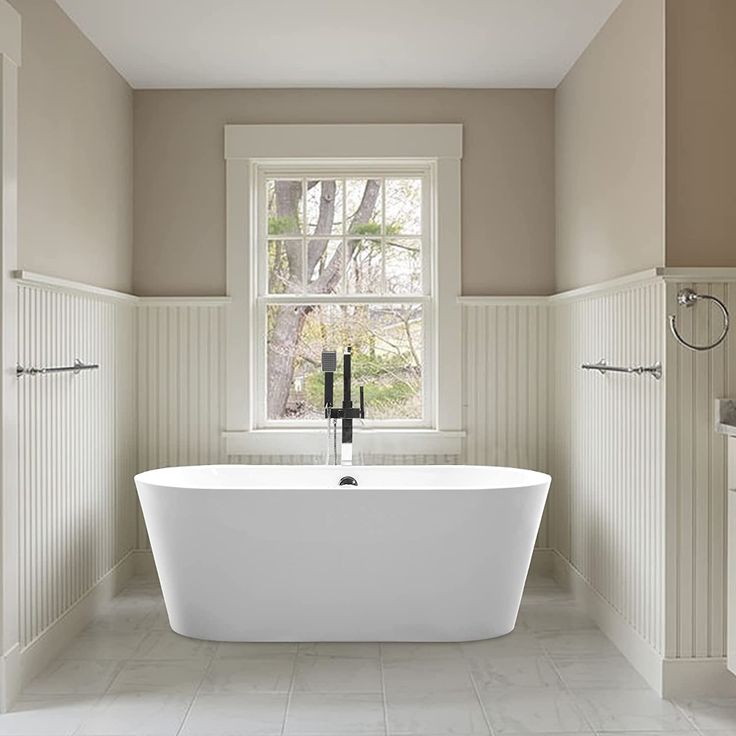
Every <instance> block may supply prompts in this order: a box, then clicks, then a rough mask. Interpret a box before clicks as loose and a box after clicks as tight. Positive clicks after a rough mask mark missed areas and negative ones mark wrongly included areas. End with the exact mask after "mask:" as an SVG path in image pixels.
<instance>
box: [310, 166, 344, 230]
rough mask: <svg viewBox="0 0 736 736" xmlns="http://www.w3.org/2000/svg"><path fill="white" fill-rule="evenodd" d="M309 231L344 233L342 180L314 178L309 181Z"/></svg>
mask: <svg viewBox="0 0 736 736" xmlns="http://www.w3.org/2000/svg"><path fill="white" fill-rule="evenodd" d="M307 232H308V233H309V234H310V235H340V234H341V233H342V182H341V181H339V180H338V181H335V180H334V179H321V180H320V179H316V180H315V179H312V180H310V181H308V182H307Z"/></svg>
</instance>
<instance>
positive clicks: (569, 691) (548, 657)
mask: <svg viewBox="0 0 736 736" xmlns="http://www.w3.org/2000/svg"><path fill="white" fill-rule="evenodd" d="M534 638H535V639H536V638H537V637H536V632H535V634H534ZM537 641H539V639H537ZM539 644H540V646H541V647H542V650H543V651H544V656H545V658H546V660H547V663H548V664H549V666H550V667H551V668H552V669H553V671H554V673H555V675H557V677H558V679H559V680H560V682H561V683H562V689H563V690H564V691H565V692H566V693H567V694H568V696H569V697H570V699H571V700H572V705H573V707H574V708H575V710H576V711H577V712H578V714H579V715H580V717H581V718H582V719H583V723H585V724H586V725H587V726H588V728H590V732H591V733H595V734H597V733H598V730H597V729H596V728H595V727H594V726H593V724H592V722H591V720H590V718H588V716H587V714H586V713H585V711H584V710H583V709H582V708H581V707H580V704H579V702H578V697H577V695H576V694H575V693H574V692H573V690H572V688H571V687H570V686H569V685H568V684H567V681H566V680H565V678H564V677H563V676H562V673H561V672H560V670H559V668H558V667H557V665H556V664H555V660H554V657H553V656H552V655H551V654H550V652H549V651H548V650H547V649H546V647H545V646H544V644H543V643H542V642H541V641H539Z"/></svg>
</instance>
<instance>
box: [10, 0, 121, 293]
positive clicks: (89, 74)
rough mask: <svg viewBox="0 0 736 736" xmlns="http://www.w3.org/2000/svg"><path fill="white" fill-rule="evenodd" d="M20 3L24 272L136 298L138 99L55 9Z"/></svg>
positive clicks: (29, 0) (35, 0)
mask: <svg viewBox="0 0 736 736" xmlns="http://www.w3.org/2000/svg"><path fill="white" fill-rule="evenodd" d="M11 2H12V4H13V6H14V7H15V8H16V9H17V10H18V12H19V13H20V15H21V18H22V29H23V38H22V43H23V65H22V66H21V68H20V75H19V85H20V91H19V94H20V99H19V173H18V177H19V223H18V227H19V259H18V261H19V265H20V267H21V268H24V269H27V270H30V271H37V272H40V273H43V274H48V275H51V276H58V277H61V278H68V279H74V280H77V281H84V282H87V283H90V284H95V285H97V286H105V287H109V288H114V289H121V290H129V289H130V287H131V273H132V253H133V245H132V229H133V211H132V204H133V195H132V184H133V170H132V168H133V167H132V146H133V101H132V91H131V89H130V87H129V86H128V84H127V83H126V82H125V81H124V80H123V79H122V77H121V76H120V75H119V74H118V73H117V72H116V71H115V70H114V69H113V68H112V67H111V66H110V64H108V62H107V61H106V60H105V59H104V57H103V56H102V55H101V54H100V53H99V52H98V51H97V50H96V49H95V48H94V46H92V44H91V43H90V42H89V41H88V40H87V39H86V38H85V37H84V36H83V35H82V34H81V33H80V31H79V30H78V29H77V27H76V26H75V25H74V24H73V23H72V22H71V21H70V20H69V18H67V16H66V15H65V14H64V13H63V12H62V11H61V10H60V9H59V7H58V6H57V5H56V3H55V2H53V0H11Z"/></svg>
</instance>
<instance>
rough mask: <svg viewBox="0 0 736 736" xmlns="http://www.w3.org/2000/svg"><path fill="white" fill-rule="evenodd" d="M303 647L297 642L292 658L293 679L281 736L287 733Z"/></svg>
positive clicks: (287, 698)
mask: <svg viewBox="0 0 736 736" xmlns="http://www.w3.org/2000/svg"><path fill="white" fill-rule="evenodd" d="M300 648H301V643H300V642H297V643H296V652H294V657H293V659H292V663H291V679H290V680H289V692H288V693H287V694H286V705H285V706H284V718H283V720H282V721H281V732H280V733H281V736H284V734H285V733H286V724H287V723H288V721H289V710H290V709H291V699H292V696H293V695H294V685H295V684H296V665H297V661H298V659H299V650H300Z"/></svg>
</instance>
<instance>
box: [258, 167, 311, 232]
mask: <svg viewBox="0 0 736 736" xmlns="http://www.w3.org/2000/svg"><path fill="white" fill-rule="evenodd" d="M302 195H303V191H302V182H301V180H290V181H285V180H282V179H269V180H268V181H267V182H266V198H267V202H268V234H269V235H299V234H300V233H301V232H302V216H303V210H302V201H303V200H302Z"/></svg>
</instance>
